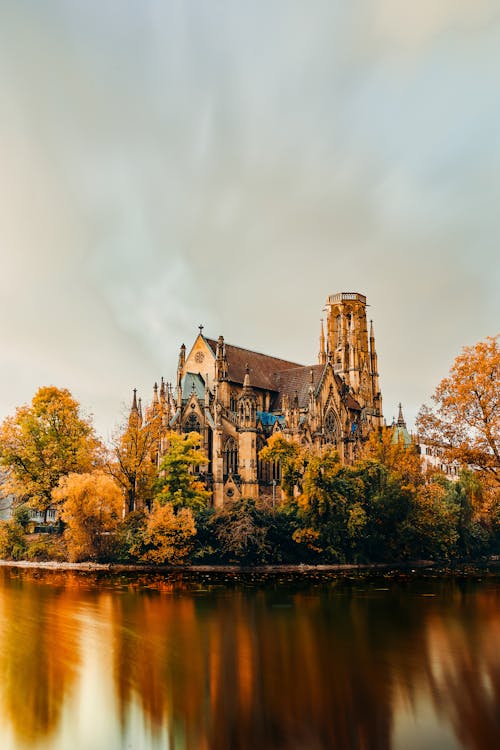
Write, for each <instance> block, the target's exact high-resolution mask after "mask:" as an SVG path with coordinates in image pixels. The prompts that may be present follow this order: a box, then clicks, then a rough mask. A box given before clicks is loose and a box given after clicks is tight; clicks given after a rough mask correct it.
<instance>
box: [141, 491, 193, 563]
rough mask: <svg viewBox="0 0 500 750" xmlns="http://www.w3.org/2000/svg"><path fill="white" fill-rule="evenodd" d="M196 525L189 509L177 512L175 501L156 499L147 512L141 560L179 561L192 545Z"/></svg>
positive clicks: (182, 559) (157, 561) (181, 560)
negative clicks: (144, 549)
mask: <svg viewBox="0 0 500 750" xmlns="http://www.w3.org/2000/svg"><path fill="white" fill-rule="evenodd" d="M195 535H196V525H195V522H194V518H193V513H192V511H191V509H190V508H180V509H179V510H178V511H177V512H176V511H175V508H174V506H173V504H172V503H170V502H166V503H164V504H163V505H160V503H159V502H157V501H155V503H154V505H153V509H152V510H151V511H150V512H149V513H148V514H147V520H146V528H145V531H144V534H143V541H144V543H145V545H146V547H147V549H146V551H145V552H144V553H143V554H142V560H144V561H145V562H153V563H158V564H161V563H171V564H174V565H175V564H179V563H181V562H184V560H185V559H186V557H188V555H189V553H190V552H191V550H192V548H193V543H194V537H195Z"/></svg>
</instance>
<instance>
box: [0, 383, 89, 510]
mask: <svg viewBox="0 0 500 750" xmlns="http://www.w3.org/2000/svg"><path fill="white" fill-rule="evenodd" d="M101 454H102V446H101V444H100V443H99V441H98V440H97V438H96V435H95V433H94V430H93V427H92V425H91V423H90V420H88V419H86V418H84V417H82V416H81V414H80V407H79V405H78V402H77V401H75V399H74V398H73V397H72V396H71V394H70V392H69V391H68V390H66V389H58V388H55V387H54V386H49V387H45V388H40V389H39V390H38V391H37V393H36V394H35V396H34V397H33V399H32V402H31V404H30V405H29V406H28V405H26V406H21V407H20V408H18V409H17V410H16V413H15V415H14V416H13V417H8V418H7V419H5V420H4V422H3V423H2V424H1V425H0V461H1V463H2V465H3V466H4V467H5V468H6V469H7V473H8V474H7V482H6V485H5V490H6V491H7V492H9V493H11V494H13V495H14V496H15V497H16V498H17V499H18V500H27V501H29V503H30V505H31V506H32V507H35V508H38V509H39V510H41V511H46V510H47V508H48V507H49V505H50V504H51V503H52V490H53V489H54V488H55V487H56V486H57V484H58V482H59V479H60V478H61V476H64V475H66V474H69V473H70V472H87V471H91V470H92V469H93V468H95V466H97V465H99V463H100V462H101V460H102V455H101Z"/></svg>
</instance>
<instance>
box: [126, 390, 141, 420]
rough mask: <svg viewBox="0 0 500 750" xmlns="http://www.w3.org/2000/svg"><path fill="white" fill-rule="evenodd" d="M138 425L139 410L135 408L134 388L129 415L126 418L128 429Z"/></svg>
mask: <svg viewBox="0 0 500 750" xmlns="http://www.w3.org/2000/svg"><path fill="white" fill-rule="evenodd" d="M138 424H140V417H139V409H138V408H137V388H134V395H133V397H132V406H131V407H130V414H129V417H128V425H129V427H134V426H136V425H138Z"/></svg>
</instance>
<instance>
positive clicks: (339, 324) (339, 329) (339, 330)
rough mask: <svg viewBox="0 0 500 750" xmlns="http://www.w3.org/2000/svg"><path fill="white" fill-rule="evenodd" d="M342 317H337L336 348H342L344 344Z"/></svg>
mask: <svg viewBox="0 0 500 750" xmlns="http://www.w3.org/2000/svg"><path fill="white" fill-rule="evenodd" d="M341 336H342V317H341V316H340V315H337V317H336V318H335V348H337V346H340V344H341V343H342V338H341Z"/></svg>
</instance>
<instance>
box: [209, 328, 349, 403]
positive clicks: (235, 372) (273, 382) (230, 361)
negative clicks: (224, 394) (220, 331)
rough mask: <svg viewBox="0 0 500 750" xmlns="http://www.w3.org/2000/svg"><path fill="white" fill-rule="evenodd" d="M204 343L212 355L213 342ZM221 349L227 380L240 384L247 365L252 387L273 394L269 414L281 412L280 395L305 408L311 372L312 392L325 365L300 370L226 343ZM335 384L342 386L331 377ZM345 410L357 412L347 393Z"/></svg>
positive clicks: (214, 345)
mask: <svg viewBox="0 0 500 750" xmlns="http://www.w3.org/2000/svg"><path fill="white" fill-rule="evenodd" d="M205 341H206V342H207V344H208V345H209V346H210V348H211V349H212V351H213V353H214V354H215V353H216V350H217V341H216V340H215V339H208V338H205ZM224 346H225V349H226V357H227V365H228V377H229V380H231V381H232V382H233V383H243V380H244V378H245V368H246V366H247V365H248V367H249V368H250V382H251V384H252V386H255V387H256V388H263V389H266V390H269V391H272V392H274V394H275V396H274V398H273V400H272V403H271V410H272V411H280V410H281V404H282V398H283V395H284V394H287V395H288V396H289V398H290V401H291V400H292V399H293V398H294V397H295V392H297V395H298V399H299V406H300V408H301V409H303V408H306V407H307V403H308V394H309V386H310V384H311V371H312V373H313V385H314V389H316V388H317V387H318V384H319V382H320V380H321V377H322V375H323V372H324V370H325V365H306V366H304V365H299V364H297V363H296V362H289V361H288V360H286V359H279V358H278V357H270V356H269V355H268V354H260V353H259V352H253V351H251V350H250V349H243V348H242V347H240V346H233V345H232V344H226V343H224ZM335 381H336V383H337V385H338V387H339V389H340V386H341V384H342V383H341V380H340V378H339V376H338V375H337V374H336V375H335ZM346 406H347V407H348V408H349V409H354V410H355V411H361V407H360V405H359V404H358V402H357V401H356V399H355V398H354V397H353V396H352V395H351V394H350V393H349V394H347V398H346Z"/></svg>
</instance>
